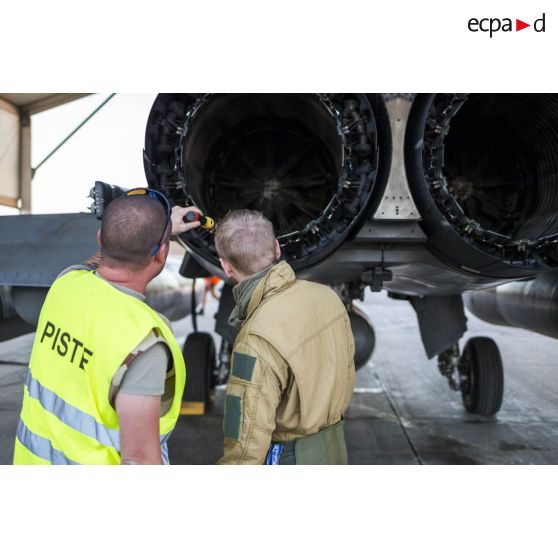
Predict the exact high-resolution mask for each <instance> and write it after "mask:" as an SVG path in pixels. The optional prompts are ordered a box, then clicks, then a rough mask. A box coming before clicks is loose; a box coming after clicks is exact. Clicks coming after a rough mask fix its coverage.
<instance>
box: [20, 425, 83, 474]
mask: <svg viewBox="0 0 558 558" xmlns="http://www.w3.org/2000/svg"><path fill="white" fill-rule="evenodd" d="M16 438H17V439H18V440H19V442H20V443H21V444H22V445H23V446H24V447H25V448H27V449H28V450H29V451H30V452H31V453H32V454H34V455H36V456H37V457H40V458H41V459H44V460H45V461H49V462H50V463H52V464H53V465H79V463H77V462H76V461H72V460H71V459H68V458H67V457H66V456H65V455H64V454H63V453H62V452H61V451H60V450H57V449H54V448H53V447H52V444H51V443H50V440H47V439H46V438H43V437H42V436H39V435H38V434H35V433H34V432H31V430H29V428H27V426H25V424H24V422H23V421H22V420H21V418H20V419H19V422H18V425H17V430H16Z"/></svg>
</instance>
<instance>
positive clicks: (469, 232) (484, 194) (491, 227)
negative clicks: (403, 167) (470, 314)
mask: <svg viewBox="0 0 558 558" xmlns="http://www.w3.org/2000/svg"><path fill="white" fill-rule="evenodd" d="M407 130H408V132H407V140H406V153H405V155H406V164H407V172H408V176H409V181H410V185H411V188H412V192H413V197H414V199H415V202H416V203H417V206H418V208H419V211H420V213H421V216H422V219H423V228H424V229H425V232H426V233H427V235H428V237H429V241H428V242H429V246H430V248H431V249H432V250H433V251H434V252H436V253H437V254H438V255H439V256H440V257H441V258H443V259H444V260H446V261H449V262H451V263H452V264H453V265H456V266H458V267H461V268H462V269H464V270H468V271H472V272H473V273H477V274H481V275H486V276H489V277H506V276H522V275H524V276H527V275H529V274H532V273H533V271H537V270H542V269H546V268H549V267H554V266H556V265H558V250H557V246H558V95H555V94H470V95H468V94H436V95H419V96H418V97H417V99H416V100H415V103H414V105H413V107H412V110H411V115H410V119H409V124H408V128H407Z"/></svg>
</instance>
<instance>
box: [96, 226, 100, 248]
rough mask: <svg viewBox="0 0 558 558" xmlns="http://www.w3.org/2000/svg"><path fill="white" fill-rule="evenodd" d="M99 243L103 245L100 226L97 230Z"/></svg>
mask: <svg viewBox="0 0 558 558" xmlns="http://www.w3.org/2000/svg"><path fill="white" fill-rule="evenodd" d="M97 244H98V245H99V246H100V245H101V228H100V227H99V230H98V231H97Z"/></svg>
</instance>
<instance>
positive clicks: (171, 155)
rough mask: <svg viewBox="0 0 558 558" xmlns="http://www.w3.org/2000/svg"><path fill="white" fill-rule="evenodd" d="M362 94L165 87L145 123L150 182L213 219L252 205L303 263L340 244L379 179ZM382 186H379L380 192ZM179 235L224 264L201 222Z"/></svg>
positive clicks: (370, 115) (294, 260)
mask: <svg viewBox="0 0 558 558" xmlns="http://www.w3.org/2000/svg"><path fill="white" fill-rule="evenodd" d="M378 104H381V99H380V97H379V96H378V97H376V96H374V95H365V94H351V93H348V94H327V95H326V94H198V95H193V94H180V93H176V94H163V95H159V96H158V97H157V99H156V100H155V103H154V105H153V107H152V110H151V113H150V116H149V120H148V123H147V130H146V147H145V157H144V163H145V171H146V176H147V180H148V182H149V185H150V187H151V188H156V189H159V190H162V191H164V192H165V193H166V194H167V195H168V196H169V197H170V198H171V199H172V200H173V201H174V202H175V203H181V204H195V205H196V206H198V207H199V208H200V209H201V210H202V211H204V212H206V213H207V214H208V215H211V216H212V217H214V218H215V219H216V222H217V224H218V222H219V219H221V218H223V217H224V216H225V215H226V214H227V212H229V211H231V210H234V209H254V210H258V211H261V212H262V213H264V215H266V216H267V217H268V218H269V219H270V220H271V222H272V223H273V225H274V228H275V232H276V234H277V235H278V237H279V241H280V243H281V246H282V251H283V254H284V255H285V256H286V257H287V259H288V260H289V261H290V262H291V264H292V265H293V266H294V267H295V268H297V269H301V268H303V267H305V266H307V265H310V264H312V263H314V262H316V261H318V260H320V259H322V258H324V257H325V256H327V255H328V254H329V253H330V252H332V251H333V250H335V248H336V247H338V246H339V245H340V244H341V243H342V242H343V240H344V239H345V238H346V237H347V236H348V235H349V234H350V232H351V231H352V230H354V229H355V226H356V225H357V223H358V222H359V221H361V220H362V218H363V216H364V215H365V214H366V213H367V212H368V211H369V210H371V205H373V199H376V197H377V196H373V194H377V193H378V192H377V190H378V188H375V186H376V182H377V181H376V177H377V172H378V140H377V128H376V112H377V110H378V109H377V107H376V106H377V105H378ZM380 195H381V193H380ZM181 240H182V242H183V243H185V244H186V245H187V246H188V247H189V248H191V249H192V250H193V252H194V253H195V254H197V255H198V256H199V257H201V258H202V259H203V260H204V261H205V262H209V263H213V264H215V265H217V264H218V259H217V256H216V253H215V248H214V245H213V237H212V236H211V235H209V234H207V233H206V232H205V231H203V230H201V229H197V230H195V231H191V232H189V233H185V234H184V235H182V236H181Z"/></svg>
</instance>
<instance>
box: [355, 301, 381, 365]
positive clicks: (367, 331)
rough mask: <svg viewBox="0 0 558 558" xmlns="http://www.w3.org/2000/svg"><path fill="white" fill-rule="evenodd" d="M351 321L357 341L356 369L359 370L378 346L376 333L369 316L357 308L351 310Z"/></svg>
mask: <svg viewBox="0 0 558 558" xmlns="http://www.w3.org/2000/svg"><path fill="white" fill-rule="evenodd" d="M349 320H350V322H351V330H352V332H353V338H354V340H355V369H356V370H359V369H360V368H362V367H363V366H365V365H366V363H367V362H368V361H369V360H370V358H371V357H372V353H373V352H374V347H375V346H376V333H375V332H374V328H373V327H372V324H371V323H370V320H369V319H368V316H367V315H366V314H365V313H364V312H363V311H362V310H361V309H360V308H358V307H356V306H353V307H352V308H351V309H350V310H349Z"/></svg>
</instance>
